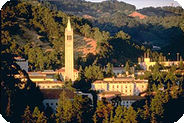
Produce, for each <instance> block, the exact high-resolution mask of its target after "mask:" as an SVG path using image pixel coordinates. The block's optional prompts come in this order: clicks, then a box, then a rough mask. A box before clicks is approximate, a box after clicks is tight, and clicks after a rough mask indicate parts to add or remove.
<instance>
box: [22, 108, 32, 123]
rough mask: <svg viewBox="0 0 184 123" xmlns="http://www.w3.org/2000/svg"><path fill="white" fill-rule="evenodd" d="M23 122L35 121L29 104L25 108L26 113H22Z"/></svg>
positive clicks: (30, 122)
mask: <svg viewBox="0 0 184 123" xmlns="http://www.w3.org/2000/svg"><path fill="white" fill-rule="evenodd" d="M22 123H33V118H32V113H31V111H30V109H29V106H27V107H26V109H25V110H24V114H23V115H22Z"/></svg>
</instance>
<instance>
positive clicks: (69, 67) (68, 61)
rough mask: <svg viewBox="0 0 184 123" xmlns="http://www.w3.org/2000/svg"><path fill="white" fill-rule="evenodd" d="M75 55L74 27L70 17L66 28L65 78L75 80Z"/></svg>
mask: <svg viewBox="0 0 184 123" xmlns="http://www.w3.org/2000/svg"><path fill="white" fill-rule="evenodd" d="M73 71H74V56H73V28H72V27H71V23H70V18H68V23H67V27H66V28H65V80H69V79H71V80H72V81H74V74H73Z"/></svg>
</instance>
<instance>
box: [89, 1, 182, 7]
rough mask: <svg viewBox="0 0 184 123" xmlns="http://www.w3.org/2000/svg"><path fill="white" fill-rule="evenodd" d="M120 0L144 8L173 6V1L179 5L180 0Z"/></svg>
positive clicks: (175, 4)
mask: <svg viewBox="0 0 184 123" xmlns="http://www.w3.org/2000/svg"><path fill="white" fill-rule="evenodd" d="M86 1H91V2H101V1H105V0H86ZM118 1H124V2H126V3H130V4H132V5H135V6H136V8H137V9H139V8H143V7H149V6H153V7H158V6H171V4H172V3H173V5H174V6H179V4H178V2H176V1H174V0H118Z"/></svg>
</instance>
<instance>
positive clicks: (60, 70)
mask: <svg viewBox="0 0 184 123" xmlns="http://www.w3.org/2000/svg"><path fill="white" fill-rule="evenodd" d="M56 72H65V68H61V69H59V70H56ZM73 72H79V71H78V70H76V69H73Z"/></svg>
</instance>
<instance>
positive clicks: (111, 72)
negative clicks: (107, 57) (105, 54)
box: [106, 63, 114, 77]
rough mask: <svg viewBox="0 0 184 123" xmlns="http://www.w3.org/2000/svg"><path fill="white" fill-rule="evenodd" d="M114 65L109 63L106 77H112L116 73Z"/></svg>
mask: <svg viewBox="0 0 184 123" xmlns="http://www.w3.org/2000/svg"><path fill="white" fill-rule="evenodd" d="M112 69H113V65H112V64H111V63H108V64H107V70H106V77H112V76H114V73H113V71H112Z"/></svg>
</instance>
